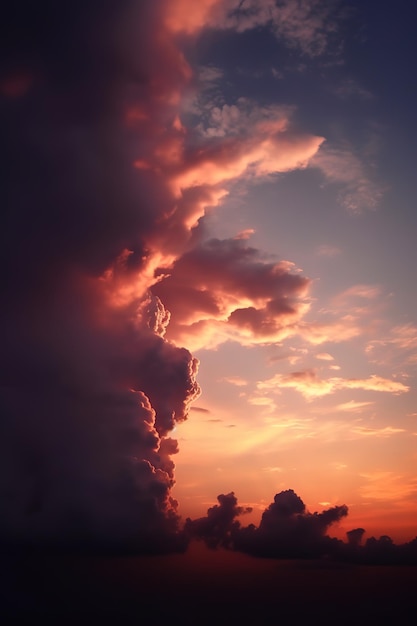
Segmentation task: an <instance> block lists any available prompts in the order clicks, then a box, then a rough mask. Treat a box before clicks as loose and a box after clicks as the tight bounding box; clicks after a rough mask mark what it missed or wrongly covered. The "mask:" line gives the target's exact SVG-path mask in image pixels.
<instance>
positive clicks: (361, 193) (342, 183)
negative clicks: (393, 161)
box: [310, 144, 385, 214]
mask: <svg viewBox="0 0 417 626" xmlns="http://www.w3.org/2000/svg"><path fill="white" fill-rule="evenodd" d="M310 167H313V168H317V169H319V170H320V171H321V172H322V173H323V175H324V177H325V179H326V180H327V181H328V182H329V183H331V184H336V185H339V188H340V192H339V202H340V204H341V205H342V206H343V207H344V208H345V209H346V210H347V211H349V212H350V213H356V214H357V213H361V212H363V211H364V210H370V209H375V208H376V207H377V206H378V204H379V202H380V200H381V198H382V196H383V194H384V192H385V188H384V186H383V185H381V184H380V183H378V182H377V181H375V180H374V174H373V172H372V170H371V169H370V168H369V166H366V165H365V164H364V163H363V162H362V161H361V160H360V158H359V157H357V156H356V155H355V154H354V153H353V152H352V151H350V150H349V149H347V148H337V147H332V146H331V145H327V144H325V145H323V146H322V148H321V149H320V151H319V152H318V153H317V154H316V155H315V157H314V158H313V159H312V160H311V162H310Z"/></svg>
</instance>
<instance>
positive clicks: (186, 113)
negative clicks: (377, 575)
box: [0, 0, 417, 557]
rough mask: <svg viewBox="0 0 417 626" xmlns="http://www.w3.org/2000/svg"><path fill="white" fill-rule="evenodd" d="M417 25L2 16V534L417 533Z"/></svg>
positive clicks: (107, 10) (256, 13)
mask: <svg viewBox="0 0 417 626" xmlns="http://www.w3.org/2000/svg"><path fill="white" fill-rule="evenodd" d="M412 24H413V21H412V19H411V9H410V6H409V5H408V3H407V2H405V0H400V2H397V3H396V4H395V10H393V7H392V4H391V3H389V2H385V1H382V2H378V3H372V2H369V3H361V2H355V1H353V0H351V1H347V0H332V1H330V2H329V1H328V0H326V1H325V0H279V1H276V2H275V1H273V0H246V1H245V0H243V1H240V2H238V1H236V0H204V1H201V2H198V3H195V2H192V1H191V0H158V1H157V2H151V1H147V0H145V1H143V0H142V1H140V2H139V1H137V0H122V1H120V0H119V1H118V2H116V1H114V2H108V3H101V2H98V1H96V0H88V1H84V2H82V1H81V0H80V1H77V0H76V1H75V2H72V3H59V6H58V5H57V3H54V2H49V1H47V0H43V1H42V2H40V3H37V4H36V6H35V5H34V4H33V3H31V2H25V3H23V5H22V4H19V6H13V5H12V6H10V7H9V8H8V9H7V11H6V15H5V20H4V21H3V24H2V26H1V28H2V33H1V37H0V40H1V52H2V54H1V59H2V60H1V62H0V98H1V100H0V107H1V113H2V115H1V118H2V120H3V121H2V131H1V132H2V137H3V141H2V144H3V159H4V167H3V168H2V174H1V176H2V189H3V202H4V207H5V210H4V212H3V215H2V218H1V220H2V227H1V229H0V230H1V234H0V237H1V246H0V255H1V263H2V267H3V302H4V306H3V307H2V309H1V313H0V315H1V325H0V327H1V331H2V340H1V341H2V349H1V370H0V374H1V379H2V380H1V406H2V409H1V411H2V421H1V426H0V429H1V430H0V459H1V460H0V467H1V471H0V477H1V478H0V499H1V502H2V506H1V508H2V510H3V515H2V518H1V520H0V537H1V542H2V544H3V545H7V546H10V545H13V546H21V545H25V546H27V545H29V546H34V545H35V546H38V545H40V546H46V547H48V548H51V547H52V548H62V547H63V546H64V547H67V546H71V547H74V546H75V547H82V548H87V547H89V548H91V547H92V546H93V547H94V549H97V550H107V551H108V550H110V551H116V552H119V551H121V552H126V551H127V552H129V551H131V552H135V553H141V554H142V553H145V554H148V553H152V554H154V553H170V552H181V551H184V550H185V549H186V547H187V544H188V541H189V540H190V537H192V538H195V537H197V538H200V539H204V541H205V542H206V544H207V545H208V546H209V547H218V546H223V547H226V548H232V549H235V550H237V551H242V552H245V553H246V554H250V555H255V556H282V555H283V554H284V556H286V557H292V556H294V555H296V556H300V555H303V554H309V555H317V554H322V553H323V551H326V550H331V549H333V548H332V546H335V545H336V544H334V543H328V541H327V539H328V535H330V536H331V537H337V538H339V539H344V540H346V537H348V538H349V537H350V539H349V542H350V544H351V545H357V543H358V542H360V541H361V540H362V536H363V535H364V532H363V531H365V533H366V534H365V538H369V537H372V536H375V537H379V536H381V535H382V536H385V535H388V536H389V537H391V538H392V539H393V540H394V541H395V542H397V543H404V542H411V540H412V539H413V538H414V537H416V535H417V478H416V468H417V453H416V445H415V444H416V437H417V409H416V406H417V404H416V384H415V383H416V366H417V307H416V296H415V288H413V284H414V276H413V274H414V268H415V261H416V252H415V245H414V237H415V233H416V226H417V224H416V222H417V217H416V212H415V210H414V208H415V202H416V190H415V184H414V171H413V169H412V164H413V152H412V147H413V146H414V140H415V119H414V111H415V109H416V105H417V103H416V93H415V91H414V89H413V83H412V76H413V70H414V68H413V51H414V48H413V43H412V40H413V33H412V32H411V29H412ZM355 529H356V531H358V532H356V534H354V535H346V533H347V532H350V531H352V530H355ZM337 545H339V544H337ZM372 545H373V544H372V542H371V544H370V548H369V549H371V548H372ZM378 545H380V544H378ZM283 546H284V547H285V546H286V548H285V549H284V547H283ZM288 546H290V548H288ZM381 546H382V547H383V546H386V541H385V543H384V541H383V542H382V544H381ZM339 548H340V545H339Z"/></svg>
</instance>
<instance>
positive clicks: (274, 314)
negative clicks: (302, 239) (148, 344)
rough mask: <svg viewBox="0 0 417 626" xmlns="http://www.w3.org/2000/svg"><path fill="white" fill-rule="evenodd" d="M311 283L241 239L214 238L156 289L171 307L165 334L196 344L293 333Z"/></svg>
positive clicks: (181, 262) (180, 262)
mask: <svg viewBox="0 0 417 626" xmlns="http://www.w3.org/2000/svg"><path fill="white" fill-rule="evenodd" d="M309 285H310V281H309V280H308V279H307V278H305V277H303V276H301V274H300V273H297V272H296V271H294V268H293V266H292V264H291V263H288V262H285V261H281V262H276V263H273V262H268V261H265V260H263V259H262V258H261V257H260V256H259V253H258V251H257V250H256V249H254V248H251V247H249V246H248V245H247V243H246V240H245V239H241V238H238V239H227V240H218V239H213V240H210V241H208V242H206V243H205V244H203V245H201V246H200V247H195V248H193V249H192V250H191V251H189V252H187V253H185V254H184V255H183V256H182V257H181V258H180V259H179V260H178V261H177V262H176V263H175V264H174V265H173V267H172V269H171V270H170V275H169V277H167V278H165V280H163V281H162V282H160V283H158V284H157V285H155V287H154V292H155V293H156V294H157V295H158V296H159V297H160V298H161V299H162V300H163V301H164V302H165V303H166V305H167V307H168V309H169V310H170V311H171V322H170V327H169V331H168V335H167V336H168V337H170V338H171V339H173V340H175V341H176V342H180V343H182V342H186V345H192V346H193V347H194V349H196V348H203V347H214V346H215V345H218V344H219V343H222V342H223V341H226V340H227V339H235V340H236V341H240V342H241V343H267V342H269V341H276V340H277V339H278V338H283V337H285V336H287V335H289V334H292V333H293V325H294V323H295V322H296V321H297V320H299V319H300V318H301V317H302V316H303V314H304V313H305V311H306V309H307V308H308V301H307V298H306V296H307V292H308V288H309Z"/></svg>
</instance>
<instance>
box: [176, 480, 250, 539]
mask: <svg viewBox="0 0 417 626" xmlns="http://www.w3.org/2000/svg"><path fill="white" fill-rule="evenodd" d="M217 500H218V502H219V504H215V505H214V506H213V507H211V508H209V509H208V511H207V516H206V517H201V518H199V519H195V520H191V519H187V520H186V523H185V532H186V533H187V534H188V535H190V536H191V537H197V538H199V539H203V540H204V542H205V543H206V545H207V547H209V548H212V549H214V548H218V547H220V546H221V547H223V548H227V547H229V546H230V542H231V533H232V530H233V527H234V525H235V522H234V520H235V518H236V517H237V516H239V515H242V514H244V513H250V512H251V511H252V509H251V508H250V507H246V508H243V507H240V506H238V504H237V498H236V496H235V494H234V493H233V491H232V492H231V493H228V494H226V495H225V494H220V495H219V496H217Z"/></svg>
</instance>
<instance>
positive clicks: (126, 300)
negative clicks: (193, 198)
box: [0, 0, 201, 552]
mask: <svg viewBox="0 0 417 626" xmlns="http://www.w3.org/2000/svg"><path fill="white" fill-rule="evenodd" d="M3 18H4V22H3V26H4V28H5V32H7V33H8V35H7V36H6V37H4V38H2V42H1V46H2V55H1V57H2V61H1V66H0V73H1V76H0V81H3V84H4V81H6V82H7V81H9V84H11V83H10V81H13V80H14V81H15V85H16V84H17V82H16V81H18V77H19V76H27V77H30V80H29V79H28V80H27V81H26V82H25V86H24V88H22V87H21V88H19V89H17V88H15V89H14V91H13V94H11V92H10V89H9V90H8V91H7V90H6V93H3V96H2V99H1V102H0V106H1V109H2V136H3V138H4V145H3V147H4V150H5V153H6V154H7V155H8V159H7V166H6V168H4V169H3V170H2V174H1V178H2V181H1V182H2V188H3V190H4V193H5V197H7V198H8V201H7V203H6V204H5V207H4V208H5V211H4V212H3V213H2V218H1V220H2V224H1V228H0V233H1V234H0V237H1V245H0V256H1V263H2V268H3V272H4V274H3V276H4V285H3V296H4V298H5V301H7V303H8V305H7V307H4V308H3V309H2V312H1V329H2V331H1V332H2V353H1V361H0V374H1V393H0V402H1V407H2V421H1V424H0V469H1V472H0V473H1V479H0V502H1V504H0V506H1V509H2V517H1V521H0V530H1V541H2V543H5V544H7V545H8V546H13V545H14V544H15V543H17V544H24V545H30V546H31V545H40V546H44V547H47V548H53V549H55V548H61V547H66V548H68V546H72V548H73V549H98V548H100V549H104V550H111V551H113V550H114V551H117V550H131V551H132V550H133V551H137V552H166V551H173V550H174V551H175V550H183V549H184V548H185V545H186V543H185V538H184V535H183V533H182V532H181V531H180V528H179V516H178V513H177V503H176V501H175V499H174V498H173V497H172V493H171V490H172V487H173V485H174V482H175V479H174V463H173V457H174V456H175V454H176V452H177V450H178V446H177V442H176V441H175V440H174V439H172V438H171V437H170V433H171V431H172V429H173V428H174V426H175V425H176V424H177V423H178V422H181V421H182V420H184V419H186V417H187V414H188V410H189V405H190V403H191V402H192V400H193V399H194V398H196V397H197V396H198V394H199V388H198V385H197V383H196V380H195V376H196V372H197V361H196V359H194V358H193V357H192V355H191V354H190V353H189V352H188V350H186V349H184V348H180V347H176V346H174V345H173V344H171V343H169V342H168V341H167V340H166V339H164V334H165V331H166V327H167V324H168V323H169V313H168V312H167V310H166V309H165V307H164V305H163V304H162V302H161V301H160V300H159V299H158V298H157V297H156V296H154V295H152V294H150V293H149V288H150V287H151V286H152V284H153V282H154V281H155V277H154V269H155V267H161V266H163V265H164V264H167V263H172V259H173V258H176V256H177V255H178V254H179V253H180V251H181V250H182V247H183V245H184V243H185V242H186V241H187V240H188V239H189V237H190V228H189V226H188V222H189V219H190V216H189V214H188V213H187V211H191V212H193V211H195V207H190V206H188V205H186V204H183V207H182V209H183V210H182V212H181V211H178V212H176V213H175V212H174V211H173V207H174V206H175V198H174V197H173V195H172V191H171V188H170V181H169V180H168V178H167V175H166V173H165V171H162V170H159V171H156V170H153V171H150V170H148V169H147V170H145V169H143V167H142V165H143V163H144V162H145V161H146V158H145V157H146V155H147V154H148V153H151V154H154V153H156V152H158V150H159V151H160V152H161V154H163V155H164V157H165V159H168V156H169V154H168V152H169V150H168V147H169V146H170V149H171V151H173V152H175V146H176V145H178V144H180V142H181V137H182V136H183V131H182V128H181V125H180V124H179V123H178V120H177V114H178V99H179V93H180V92H181V89H183V88H184V87H185V85H186V84H187V81H188V80H189V78H190V75H191V73H190V69H189V67H188V64H187V63H186V61H185V59H184V57H183V55H182V53H181V52H180V51H179V49H178V48H177V47H176V45H175V44H174V42H173V40H172V38H170V37H169V35H168V33H167V31H166V30H165V29H164V27H163V24H162V21H161V15H160V13H159V9H158V8H156V7H155V6H154V5H153V3H150V2H143V3H135V2H128V1H126V2H120V3H104V4H103V5H100V6H99V4H97V3H96V2H94V1H93V0H91V1H90V0H86V1H85V2H79V1H76V2H74V3H71V5H69V4H65V3H64V4H60V6H59V7H58V6H55V5H54V4H53V3H49V2H41V3H37V5H36V7H34V6H32V5H31V3H24V6H23V7H22V6H21V5H20V6H19V10H17V8H16V7H14V6H12V5H10V7H8V8H7V11H5V13H4V15H3ZM19 80H20V79H19ZM19 84H20V85H21V86H22V84H23V83H22V81H20V83H19ZM135 163H136V164H137V163H141V164H142V165H141V166H136V167H135V166H134V164H135ZM170 207H171V208H170ZM198 210H201V209H200V208H199V209H198ZM174 213H175V215H174ZM173 234H174V235H175V236H174V237H173Z"/></svg>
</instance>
